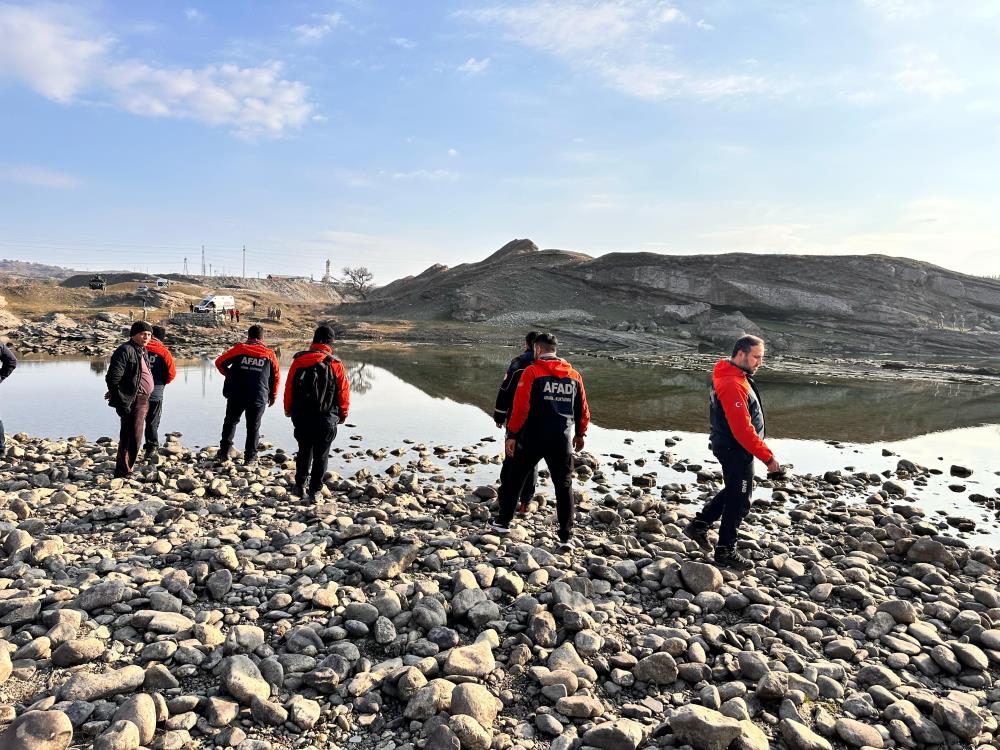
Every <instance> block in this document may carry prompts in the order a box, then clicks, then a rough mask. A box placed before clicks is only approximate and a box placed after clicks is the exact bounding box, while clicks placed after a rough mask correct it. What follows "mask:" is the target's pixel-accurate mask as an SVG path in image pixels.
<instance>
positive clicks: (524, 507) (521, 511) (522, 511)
mask: <svg viewBox="0 0 1000 750" xmlns="http://www.w3.org/2000/svg"><path fill="white" fill-rule="evenodd" d="M527 512H528V504H527V503H525V502H522V503H520V504H519V505H518V506H517V514H518V515H519V516H523V515H526V514H527Z"/></svg>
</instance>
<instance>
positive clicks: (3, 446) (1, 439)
mask: <svg viewBox="0 0 1000 750" xmlns="http://www.w3.org/2000/svg"><path fill="white" fill-rule="evenodd" d="M6 454H7V433H5V432H4V431H3V420H0V456H5V455H6Z"/></svg>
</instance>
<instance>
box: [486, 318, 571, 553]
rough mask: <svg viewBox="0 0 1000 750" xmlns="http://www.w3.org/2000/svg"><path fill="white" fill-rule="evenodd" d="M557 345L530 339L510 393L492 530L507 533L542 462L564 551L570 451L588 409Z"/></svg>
mask: <svg viewBox="0 0 1000 750" xmlns="http://www.w3.org/2000/svg"><path fill="white" fill-rule="evenodd" d="M557 344H558V342H557V341H556V337H555V336H553V335H552V334H550V333H542V334H539V335H538V336H536V337H535V341H534V352H535V359H534V361H533V362H532V363H531V364H530V365H528V367H526V368H525V370H524V372H523V373H522V374H521V379H520V381H519V382H518V384H517V390H516V391H515V394H514V405H513V409H512V412H511V415H510V419H509V420H508V422H507V440H506V442H505V444H504V449H505V454H506V457H507V458H506V460H505V461H504V464H503V468H502V469H501V471H500V515H499V517H498V518H497V520H496V521H495V522H494V523H493V525H492V529H493V531H494V532H495V533H498V534H507V533H509V532H510V522H511V520H512V519H513V517H514V510H515V508H516V506H517V501H518V498H519V497H520V496H521V490H522V488H523V487H524V484H525V482H526V481H527V479H528V475H529V474H530V473H531V470H532V468H533V467H534V466H535V465H536V464H537V463H538V462H539V461H540V460H542V459H545V465H546V466H548V468H549V473H550V474H551V476H552V484H553V486H554V487H555V494H556V514H557V516H558V520H559V541H560V542H561V543H562V545H563V547H564V548H566V549H568V548H569V546H570V544H571V542H570V540H571V537H572V533H573V510H574V508H573V490H572V485H573V450H574V449H575V450H578V451H579V450H583V441H584V436H585V435H586V434H587V426H588V425H589V424H590V407H589V406H588V405H587V394H586V391H585V390H584V388H583V378H582V377H580V373H578V372H577V371H576V370H574V369H573V367H572V366H571V365H570V363H569V362H567V361H566V360H564V359H560V358H559V357H557V356H556V347H557Z"/></svg>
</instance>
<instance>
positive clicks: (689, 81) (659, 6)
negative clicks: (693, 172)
mask: <svg viewBox="0 0 1000 750" xmlns="http://www.w3.org/2000/svg"><path fill="white" fill-rule="evenodd" d="M458 16H459V17H460V18H467V19H470V20H473V21H476V22H478V23H481V24H488V25H492V26H497V27H500V28H501V29H503V30H504V31H505V32H506V34H507V36H508V37H510V38H511V39H513V40H515V41H517V42H519V43H521V44H523V45H525V46H527V47H531V48H533V49H537V50H540V51H542V52H545V53H548V54H551V55H553V56H555V57H557V58H558V59H561V60H563V61H565V62H566V63H568V64H569V65H571V66H572V67H574V68H577V69H579V70H581V71H584V72H587V73H590V74H594V75H596V76H597V77H598V78H599V79H600V80H602V81H603V82H604V83H605V84H607V85H609V86H611V87H612V88H615V89H617V90H619V91H621V92H623V93H625V94H628V95H629V96H634V97H637V98H640V99H651V100H653V99H664V98H668V97H675V96H682V95H687V96H694V97H698V98H706V99H711V98H718V97H724V96H733V95H742V94H758V93H777V92H780V91H781V90H782V88H781V87H780V86H779V85H777V84H775V83H772V82H769V81H767V80H765V79H764V78H763V77H762V76H745V75H735V74H729V73H725V74H722V75H715V74H710V75H701V74H693V73H691V72H690V71H688V70H686V69H685V68H684V67H683V66H682V65H679V64H678V63H677V62H676V60H675V59H674V52H673V48H672V46H671V45H670V44H668V43H667V42H666V41H665V40H664V38H663V37H664V35H665V34H666V33H667V32H669V31H670V30H671V29H673V28H675V27H677V26H678V25H680V24H682V23H686V22H688V21H689V19H688V18H687V16H685V15H684V13H682V12H681V11H680V10H678V9H677V8H676V7H674V6H673V5H672V4H671V3H669V2H665V0H530V1H529V2H526V3H522V4H520V5H504V6H500V5H498V6H493V7H489V8H481V9H478V10H471V11H463V12H460V13H459V14H458ZM698 25H700V27H701V28H711V25H710V24H705V23H703V22H699V23H698ZM470 62H471V61H470Z"/></svg>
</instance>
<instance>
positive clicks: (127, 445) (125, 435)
mask: <svg viewBox="0 0 1000 750" xmlns="http://www.w3.org/2000/svg"><path fill="white" fill-rule="evenodd" d="M148 408H149V397H148V396H146V395H144V394H142V393H140V394H138V395H136V397H135V401H133V402H132V408H131V409H129V410H128V411H125V410H124V409H120V410H118V416H119V418H120V419H121V430H120V431H119V432H118V457H117V459H116V460H115V474H114V475H115V476H116V477H127V476H128V475H129V474H131V473H132V467H133V466H135V459H136V458H137V457H138V456H139V445H140V444H141V443H142V428H143V425H144V424H145V422H146V410H147V409H148Z"/></svg>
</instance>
